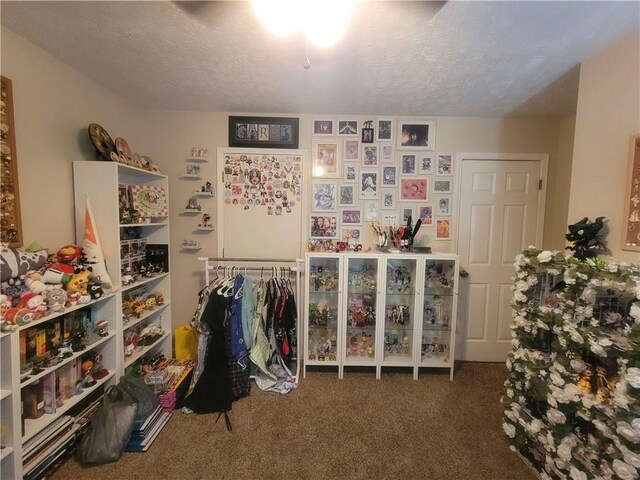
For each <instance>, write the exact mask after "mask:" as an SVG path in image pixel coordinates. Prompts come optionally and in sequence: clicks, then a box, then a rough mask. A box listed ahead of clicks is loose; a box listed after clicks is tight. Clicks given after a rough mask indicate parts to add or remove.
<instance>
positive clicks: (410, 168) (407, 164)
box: [400, 153, 417, 175]
mask: <svg viewBox="0 0 640 480" xmlns="http://www.w3.org/2000/svg"><path fill="white" fill-rule="evenodd" d="M416 157H417V155H416V154H415V153H403V154H402V155H401V156H400V165H402V174H403V175H415V174H416Z"/></svg>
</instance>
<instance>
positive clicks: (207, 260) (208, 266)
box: [198, 257, 304, 383]
mask: <svg viewBox="0 0 640 480" xmlns="http://www.w3.org/2000/svg"><path fill="white" fill-rule="evenodd" d="M198 261H200V262H204V279H205V287H206V286H207V285H209V283H210V281H211V280H210V272H211V271H212V270H216V269H218V268H220V265H213V264H214V263H218V264H219V263H224V264H228V263H242V264H247V263H270V264H292V263H295V266H290V267H288V268H289V271H290V272H295V273H296V288H295V290H296V316H297V318H296V337H297V338H296V346H297V351H296V375H295V381H296V383H298V381H299V379H300V362H301V361H302V355H303V352H304V348H303V347H304V345H303V343H304V335H303V332H302V328H301V327H302V298H301V294H302V284H301V275H302V272H303V271H304V260H303V259H301V258H294V259H281V258H233V257H198ZM228 267H229V265H227V266H226V267H225V268H228ZM231 267H232V268H233V267H237V268H238V270H237V273H242V272H247V271H252V272H261V273H262V272H264V273H267V274H268V273H269V271H271V273H272V274H273V275H274V276H276V277H283V276H284V275H283V274H282V273H281V274H280V275H278V270H277V269H278V268H282V267H281V266H280V265H271V266H269V267H267V269H265V267H259V266H258V267H257V266H251V267H248V266H246V265H243V266H239V265H233V266H231Z"/></svg>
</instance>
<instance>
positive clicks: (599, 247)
mask: <svg viewBox="0 0 640 480" xmlns="http://www.w3.org/2000/svg"><path fill="white" fill-rule="evenodd" d="M603 219H604V217H598V218H596V219H595V220H594V221H593V223H589V219H588V218H587V217H584V218H583V219H582V220H580V221H579V222H577V223H574V224H573V225H569V233H567V234H566V235H565V238H566V239H567V240H568V241H569V242H570V244H569V246H568V247H567V248H566V249H567V250H573V251H574V252H575V257H576V258H578V259H580V260H586V259H587V258H593V257H595V256H597V255H598V253H600V252H602V253H604V252H605V251H606V247H605V245H604V243H602V242H601V241H600V238H599V237H598V236H597V234H598V232H599V231H600V229H601V228H602V227H603V226H604V223H603V222H602V220H603Z"/></svg>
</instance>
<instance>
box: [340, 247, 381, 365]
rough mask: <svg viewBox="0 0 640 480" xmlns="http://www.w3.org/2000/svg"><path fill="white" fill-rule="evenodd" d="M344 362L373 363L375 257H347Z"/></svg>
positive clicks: (375, 307)
mask: <svg viewBox="0 0 640 480" xmlns="http://www.w3.org/2000/svg"><path fill="white" fill-rule="evenodd" d="M346 261H347V265H346V269H347V278H346V281H347V296H346V302H347V303H346V305H345V307H346V317H345V318H346V322H345V324H346V325H345V327H346V336H345V339H344V343H345V352H344V364H345V365H375V363H376V359H375V346H376V317H377V313H378V312H377V300H378V299H377V296H378V295H377V293H378V290H377V289H378V258H377V257H371V256H362V257H347V259H346Z"/></svg>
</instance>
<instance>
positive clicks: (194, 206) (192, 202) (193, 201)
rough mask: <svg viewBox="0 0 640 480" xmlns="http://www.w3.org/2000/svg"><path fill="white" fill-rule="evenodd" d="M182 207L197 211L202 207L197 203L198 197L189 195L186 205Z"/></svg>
mask: <svg viewBox="0 0 640 480" xmlns="http://www.w3.org/2000/svg"><path fill="white" fill-rule="evenodd" d="M184 208H185V209H186V210H198V211H200V210H201V209H202V207H201V206H200V205H198V199H197V198H196V197H191V198H190V199H189V201H188V202H187V206H186V207H184Z"/></svg>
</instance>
